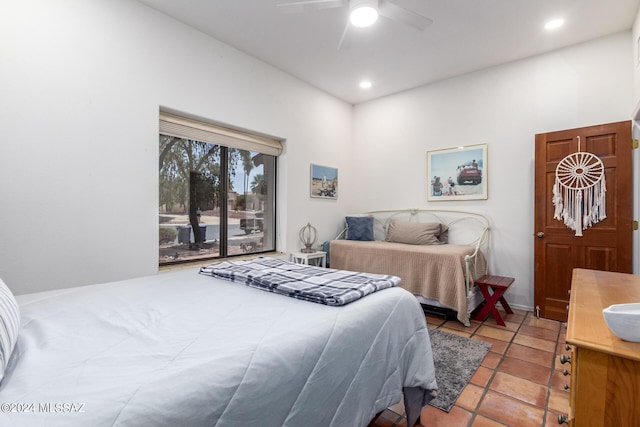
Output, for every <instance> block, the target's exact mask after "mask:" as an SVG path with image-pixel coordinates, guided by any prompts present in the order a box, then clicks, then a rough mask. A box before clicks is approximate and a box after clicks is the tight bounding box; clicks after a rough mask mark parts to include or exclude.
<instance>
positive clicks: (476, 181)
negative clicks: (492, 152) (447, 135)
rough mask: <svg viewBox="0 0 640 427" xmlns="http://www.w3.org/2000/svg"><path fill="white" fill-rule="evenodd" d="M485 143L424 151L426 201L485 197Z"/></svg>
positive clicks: (486, 195) (479, 198)
mask: <svg viewBox="0 0 640 427" xmlns="http://www.w3.org/2000/svg"><path fill="white" fill-rule="evenodd" d="M487 188H488V186H487V144H477V145H467V146H463V147H455V148H447V149H443V150H434V151H428V152H427V201H430V202H435V201H445V200H481V199H487V197H488V194H487Z"/></svg>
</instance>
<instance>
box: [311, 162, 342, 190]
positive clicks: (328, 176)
mask: <svg viewBox="0 0 640 427" xmlns="http://www.w3.org/2000/svg"><path fill="white" fill-rule="evenodd" d="M311 197H319V198H321V199H337V198H338V169H336V168H332V167H330V166H322V165H315V164H313V163H312V164H311Z"/></svg>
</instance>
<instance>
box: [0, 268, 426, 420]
mask: <svg viewBox="0 0 640 427" xmlns="http://www.w3.org/2000/svg"><path fill="white" fill-rule="evenodd" d="M296 266H297V267H296V268H302V267H304V269H305V270H303V271H300V272H299V273H304V274H305V275H307V274H310V271H311V270H313V269H317V270H323V272H324V273H328V272H329V271H330V270H327V269H321V268H319V267H308V266H300V265H297V264H296ZM203 273H207V271H202V272H200V271H199V270H197V269H185V270H178V271H172V272H165V273H160V274H157V275H154V276H149V277H142V278H136V279H130V280H125V281H120V282H112V283H106V284H101V285H94V286H85V287H78V288H70V289H62V290H56V291H49V292H42V293H35V294H30V295H21V296H17V297H16V298H15V299H13V296H12V295H11V294H10V292H9V290H8V288H7V287H6V286H5V285H4V284H3V283H2V281H0V310H5V312H4V314H6V315H7V316H8V317H6V318H7V319H9V322H8V323H11V313H12V312H13V313H14V314H15V310H12V309H11V299H13V302H14V303H15V301H16V300H17V304H18V306H19V311H20V319H21V328H20V330H19V334H18V337H17V343H16V344H15V349H14V350H13V353H12V356H11V358H10V360H9V363H8V366H7V367H6V370H5V371H4V378H3V379H2V382H1V383H0V402H2V404H3V406H2V411H1V412H0V425H3V426H9V425H11V426H43V425H47V426H92V427H99V426H112V425H122V426H125V425H126V426H141V425H153V426H230V427H231V426H232V427H236V426H260V427H266V426H274V427H275V426H278V427H280V426H294V427H298V426H323V427H324V426H340V427H342V426H366V425H367V424H368V423H369V422H370V420H372V419H373V418H374V416H375V415H376V414H377V413H379V412H381V411H383V410H384V409H385V408H386V407H388V406H390V405H393V404H395V403H397V402H399V401H400V400H401V399H402V395H403V390H404V397H405V405H407V408H408V410H409V411H411V414H409V412H408V414H407V415H408V416H411V419H413V420H415V419H416V418H417V417H418V416H419V413H420V410H421V408H422V405H423V404H426V402H428V401H429V400H430V399H431V397H432V394H433V390H434V389H435V388H436V382H435V374H434V367H433V360H432V356H431V345H430V342H429V335H428V331H427V329H426V324H425V320H424V315H423V313H422V311H421V310H420V306H419V304H417V303H416V301H415V299H414V298H413V297H412V296H411V294H410V293H408V292H406V291H405V290H403V289H401V288H397V287H391V288H388V289H384V290H379V291H376V292H373V293H371V294H369V295H367V296H365V297H363V298H360V299H358V300H356V301H353V302H350V303H348V304H346V305H343V306H329V305H323V304H317V303H313V302H309V301H304V300H299V299H295V298H289V297H288V296H283V295H278V294H275V293H270V292H265V291H263V290H260V289H255V288H253V287H250V286H245V285H244V284H239V283H233V282H230V281H227V280H221V279H218V278H214V277H211V276H210V275H207V274H203ZM3 320H5V319H3ZM0 335H1V333H0ZM9 335H11V334H9ZM2 339H3V338H2V337H1V336H0V341H1V340H2ZM3 342H4V341H3ZM9 351H10V349H9ZM0 368H2V366H0ZM0 375H1V371H0Z"/></svg>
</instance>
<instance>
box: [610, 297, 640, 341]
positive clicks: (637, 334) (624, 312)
mask: <svg viewBox="0 0 640 427" xmlns="http://www.w3.org/2000/svg"><path fill="white" fill-rule="evenodd" d="M602 315H603V316H604V321H605V322H606V324H607V326H608V327H609V329H610V330H611V332H613V333H614V335H616V336H617V337H618V338H621V339H623V340H625V341H633V342H640V303H631V304H614V305H610V306H609V307H607V308H605V309H603V310H602Z"/></svg>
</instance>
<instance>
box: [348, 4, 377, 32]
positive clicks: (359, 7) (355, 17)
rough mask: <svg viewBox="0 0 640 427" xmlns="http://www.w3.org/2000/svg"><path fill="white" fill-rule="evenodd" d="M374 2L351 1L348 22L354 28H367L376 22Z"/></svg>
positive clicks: (375, 5)
mask: <svg viewBox="0 0 640 427" xmlns="http://www.w3.org/2000/svg"><path fill="white" fill-rule="evenodd" d="M377 6H378V2H377V1H376V0H351V3H350V7H351V13H350V14H349V21H350V22H351V24H353V25H354V26H356V27H368V26H370V25H373V24H374V23H375V22H376V21H377V20H378V7H377Z"/></svg>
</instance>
